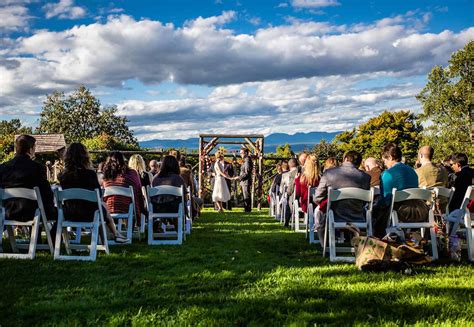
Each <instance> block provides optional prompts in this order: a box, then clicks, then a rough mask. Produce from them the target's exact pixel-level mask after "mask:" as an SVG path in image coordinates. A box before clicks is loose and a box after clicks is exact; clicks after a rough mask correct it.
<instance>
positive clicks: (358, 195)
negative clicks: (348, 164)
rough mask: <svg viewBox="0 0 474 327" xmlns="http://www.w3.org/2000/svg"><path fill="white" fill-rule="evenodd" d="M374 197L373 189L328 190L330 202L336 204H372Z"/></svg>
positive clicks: (347, 188) (346, 188)
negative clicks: (352, 201)
mask: <svg viewBox="0 0 474 327" xmlns="http://www.w3.org/2000/svg"><path fill="white" fill-rule="evenodd" d="M373 197H374V191H373V189H370V190H364V189H362V188H357V187H345V188H340V189H334V188H332V187H330V188H329V190H328V202H336V201H341V200H349V199H350V200H361V201H364V202H371V201H372V199H373Z"/></svg>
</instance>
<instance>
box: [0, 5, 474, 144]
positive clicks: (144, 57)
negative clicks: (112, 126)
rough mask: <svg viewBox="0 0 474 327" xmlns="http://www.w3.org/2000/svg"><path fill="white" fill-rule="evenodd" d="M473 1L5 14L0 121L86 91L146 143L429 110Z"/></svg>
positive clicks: (26, 116) (23, 8) (21, 9)
mask: <svg viewBox="0 0 474 327" xmlns="http://www.w3.org/2000/svg"><path fill="white" fill-rule="evenodd" d="M473 18H474V2H473V1H472V0H471V1H428V0H426V1H343V0H337V1H336V0H288V1H250V0H238V1H235V0H232V1H230V0H220V1H219V0H217V1H216V0H204V1H187V0H186V1H184V0H174V1H171V0H169V1H160V0H154V1H153V0H134V1H126V0H121V1H92V0H87V1H79V0H55V1H42V0H0V116H1V119H11V118H17V117H19V118H20V119H21V120H22V121H23V122H24V123H25V124H28V125H32V126H35V124H37V120H38V114H39V112H40V110H41V103H42V101H43V100H44V98H45V94H48V93H51V92H53V91H54V90H60V91H63V92H65V93H68V92H71V91H72V90H74V88H76V87H77V86H78V85H80V84H85V85H86V86H88V87H89V88H91V89H92V91H93V93H94V94H96V95H97V96H98V97H99V98H100V100H101V101H102V103H103V104H114V105H117V106H118V108H119V112H120V114H122V115H125V116H127V117H128V119H129V120H130V126H131V127H132V129H133V130H134V131H135V133H136V135H137V137H138V138H139V139H140V140H148V139H154V138H188V137H193V136H196V135H197V134H198V133H200V132H217V133H219V132H258V133H264V134H270V133H274V132H284V133H289V134H293V133H295V132H310V131H338V130H344V129H347V128H352V127H354V126H356V125H358V124H360V123H361V122H363V121H365V120H367V119H368V118H370V117H372V116H374V115H377V114H378V113H380V112H381V111H383V110H385V109H388V110H401V109H410V110H414V111H417V110H419V109H420V106H419V103H418V102H417V101H416V99H415V98H414V96H415V95H416V94H417V93H418V92H419V91H420V89H421V88H422V87H423V85H424V83H425V82H426V75H427V73H428V72H429V70H430V69H431V68H432V67H433V66H434V65H446V64H447V61H448V59H449V57H450V55H451V53H452V52H453V51H456V50H458V49H460V48H462V47H463V46H464V45H465V44H466V43H467V42H469V41H470V40H473V39H474V28H473V27H472V26H473V21H474V20H473Z"/></svg>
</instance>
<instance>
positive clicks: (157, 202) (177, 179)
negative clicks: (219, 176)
mask: <svg viewBox="0 0 474 327" xmlns="http://www.w3.org/2000/svg"><path fill="white" fill-rule="evenodd" d="M152 185H153V186H162V185H169V186H174V187H181V186H183V185H184V181H183V179H182V178H181V176H180V175H179V164H178V160H176V158H175V157H174V156H171V155H168V156H165V157H164V158H163V161H162V164H161V170H160V172H159V173H158V175H156V176H155V178H154V179H153V183H152ZM181 200H182V199H181V198H180V197H175V196H173V195H158V196H154V197H152V198H151V201H152V203H153V211H154V212H178V210H179V205H180V203H181ZM185 209H186V207H185ZM175 227H177V226H175Z"/></svg>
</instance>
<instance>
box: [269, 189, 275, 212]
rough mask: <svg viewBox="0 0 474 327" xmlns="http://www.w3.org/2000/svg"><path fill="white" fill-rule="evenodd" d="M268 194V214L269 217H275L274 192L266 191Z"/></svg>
mask: <svg viewBox="0 0 474 327" xmlns="http://www.w3.org/2000/svg"><path fill="white" fill-rule="evenodd" d="M268 195H269V197H270V203H269V204H268V205H269V208H270V210H269V212H268V213H269V215H270V217H275V215H276V210H275V209H276V208H275V193H274V192H272V191H271V190H270V191H269V192H268Z"/></svg>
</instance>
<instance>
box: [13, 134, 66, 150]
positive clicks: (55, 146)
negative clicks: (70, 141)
mask: <svg viewBox="0 0 474 327" xmlns="http://www.w3.org/2000/svg"><path fill="white" fill-rule="evenodd" d="M18 136H20V135H15V140H16V138H17V137H18ZM31 136H33V137H34V138H35V139H36V151H35V153H52V152H57V151H59V150H61V149H64V148H65V147H66V141H65V139H64V134H32V135H31Z"/></svg>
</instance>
